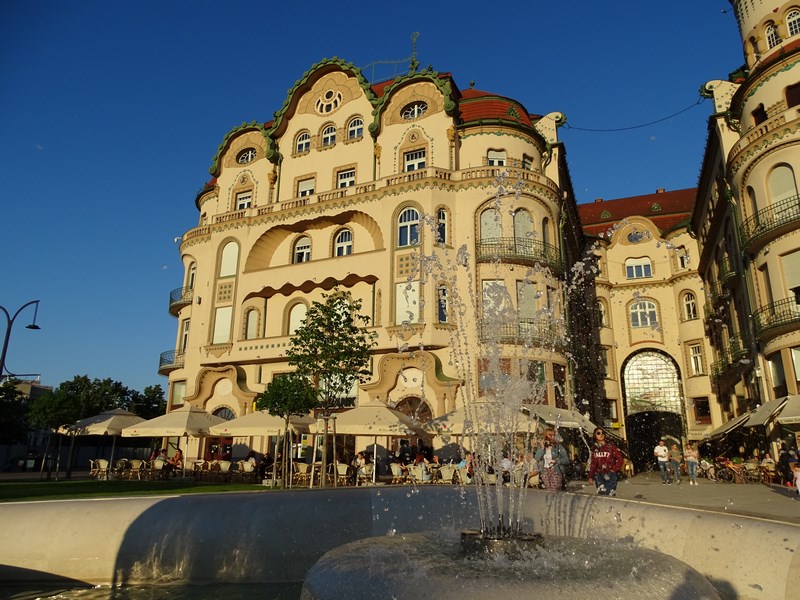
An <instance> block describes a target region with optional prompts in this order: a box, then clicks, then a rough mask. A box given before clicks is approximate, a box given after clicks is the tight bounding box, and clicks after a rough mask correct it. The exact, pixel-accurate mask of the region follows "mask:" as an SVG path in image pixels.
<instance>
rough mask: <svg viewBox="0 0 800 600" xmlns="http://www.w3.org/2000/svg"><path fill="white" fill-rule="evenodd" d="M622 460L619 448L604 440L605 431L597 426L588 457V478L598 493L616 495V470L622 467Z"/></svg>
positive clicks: (617, 476) (617, 477)
mask: <svg viewBox="0 0 800 600" xmlns="http://www.w3.org/2000/svg"><path fill="white" fill-rule="evenodd" d="M624 460H625V459H624V457H623V456H622V452H620V451H619V448H617V446H616V445H615V444H613V443H612V442H609V441H607V440H606V432H605V431H603V430H602V429H601V428H599V427H598V428H596V429H595V430H594V444H593V445H592V452H591V455H590V457H589V478H590V479H593V480H594V484H595V487H596V488H597V493H598V494H599V495H601V496H616V495H617V480H618V479H619V475H618V471H619V470H620V468H622V463H623V462H624Z"/></svg>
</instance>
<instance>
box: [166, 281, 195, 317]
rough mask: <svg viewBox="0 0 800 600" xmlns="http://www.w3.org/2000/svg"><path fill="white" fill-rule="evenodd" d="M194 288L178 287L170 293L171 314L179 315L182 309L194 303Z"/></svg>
mask: <svg viewBox="0 0 800 600" xmlns="http://www.w3.org/2000/svg"><path fill="white" fill-rule="evenodd" d="M193 298H194V289H193V288H176V289H174V290H172V291H171V292H170V293H169V314H171V315H172V316H173V317H177V316H178V313H179V312H180V310H181V309H182V308H183V307H184V306H187V305H189V304H191V303H192V299H193Z"/></svg>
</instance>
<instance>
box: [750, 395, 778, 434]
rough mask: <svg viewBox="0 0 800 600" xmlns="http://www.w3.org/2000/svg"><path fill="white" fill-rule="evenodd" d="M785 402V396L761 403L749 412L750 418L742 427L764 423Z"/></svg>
mask: <svg viewBox="0 0 800 600" xmlns="http://www.w3.org/2000/svg"><path fill="white" fill-rule="evenodd" d="M784 404H786V398H776V399H775V400H770V401H769V402H766V403H764V404H762V405H761V406H760V407H759V408H758V409H757V410H755V411H753V412H751V413H750V418H748V419H747V421H746V422H745V424H744V427H756V426H757V425H766V424H767V421H769V420H770V419H771V418H772V416H773V415H774V414H775V413H777V412H778V411H779V410H780V409H781V408H783V405H784Z"/></svg>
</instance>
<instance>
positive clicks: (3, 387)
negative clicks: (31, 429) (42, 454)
mask: <svg viewBox="0 0 800 600" xmlns="http://www.w3.org/2000/svg"><path fill="white" fill-rule="evenodd" d="M17 383H19V382H18V381H15V380H13V379H6V380H5V381H4V382H3V383H2V384H0V443H2V444H21V443H25V442H26V441H27V439H28V426H27V424H26V422H25V414H26V413H27V411H28V405H27V402H26V400H25V394H23V392H22V391H21V390H19V389H17V385H16V384H17Z"/></svg>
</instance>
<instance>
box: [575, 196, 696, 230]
mask: <svg viewBox="0 0 800 600" xmlns="http://www.w3.org/2000/svg"><path fill="white" fill-rule="evenodd" d="M696 192H697V190H696V189H695V188H688V189H685V190H674V191H671V192H657V193H655V194H645V195H642V196H631V197H629V198H618V199H616V200H599V201H598V200H596V201H594V202H587V203H586V204H579V205H578V215H579V216H580V219H581V225H583V230H584V232H585V233H587V234H589V235H599V234H600V233H601V232H605V231H607V230H608V229H609V228H610V227H611V226H612V225H613V224H614V223H617V222H618V221H621V220H622V219H625V218H628V217H636V216H640V217H646V218H648V219H650V220H651V221H652V222H653V224H654V225H655V226H656V227H658V228H659V230H661V232H662V233H663V232H666V231H669V230H670V229H672V228H674V227H675V226H676V225H678V224H679V223H681V222H684V221H687V220H688V219H689V218H690V217H691V215H692V210H693V208H694V203H695V194H696Z"/></svg>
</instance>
